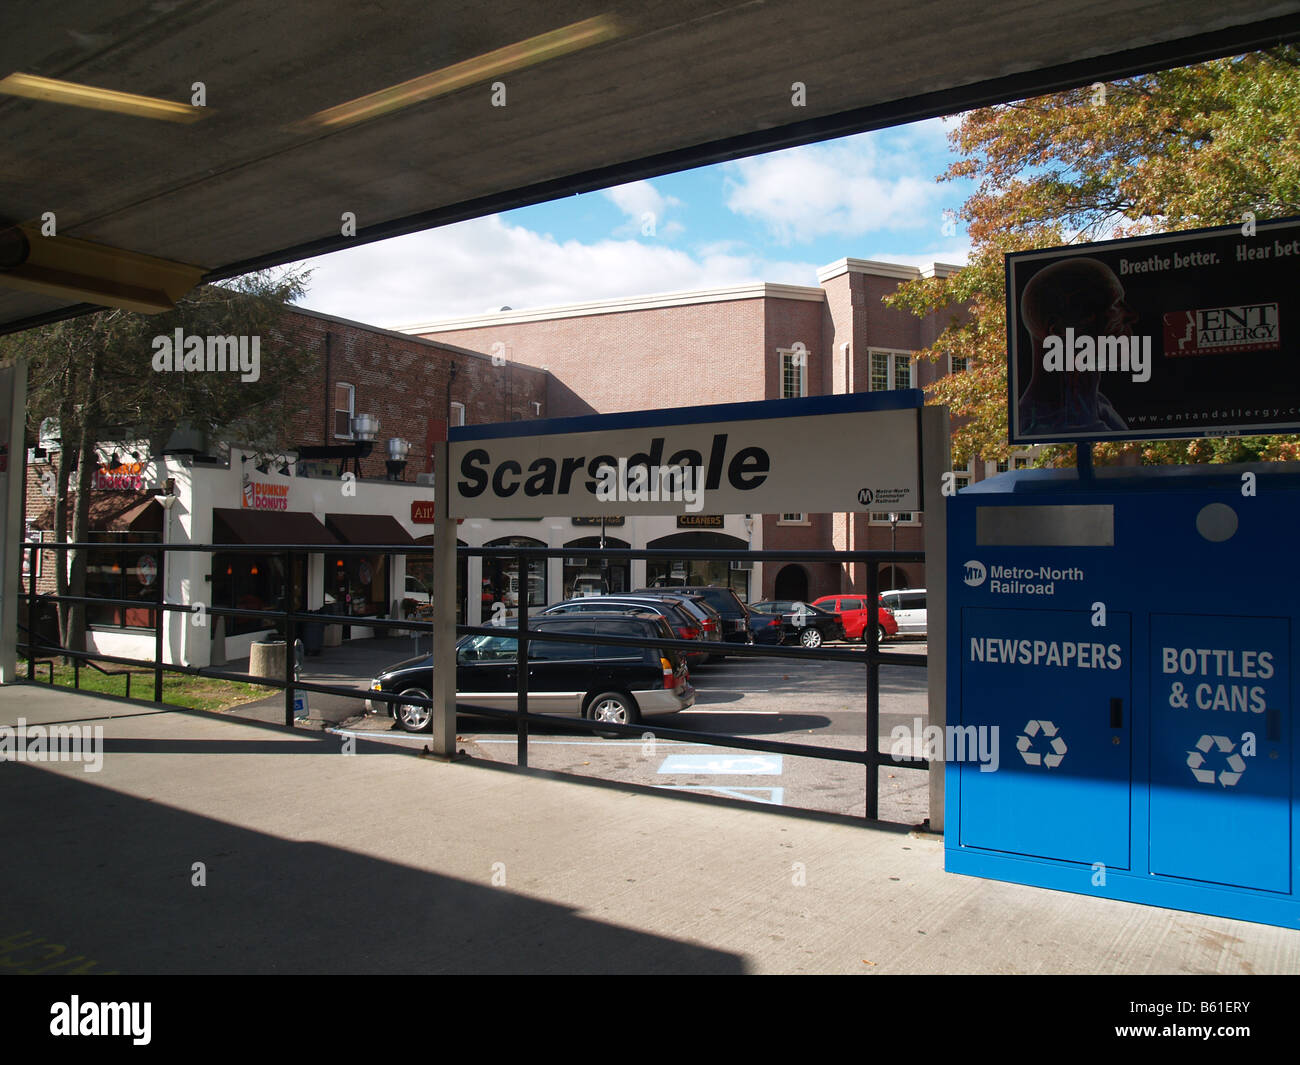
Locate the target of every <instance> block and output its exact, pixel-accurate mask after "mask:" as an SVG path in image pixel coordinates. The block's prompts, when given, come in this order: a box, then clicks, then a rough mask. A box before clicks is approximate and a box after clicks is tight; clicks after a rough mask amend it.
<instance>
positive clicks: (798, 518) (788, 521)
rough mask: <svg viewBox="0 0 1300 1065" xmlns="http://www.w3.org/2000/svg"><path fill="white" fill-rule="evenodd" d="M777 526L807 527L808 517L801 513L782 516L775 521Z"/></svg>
mask: <svg viewBox="0 0 1300 1065" xmlns="http://www.w3.org/2000/svg"><path fill="white" fill-rule="evenodd" d="M777 524H778V525H808V524H809V521H808V515H807V514H803V513H795V514H782V515H781V517H780V519H779V520H778V521H777Z"/></svg>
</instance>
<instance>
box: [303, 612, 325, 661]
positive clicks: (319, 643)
mask: <svg viewBox="0 0 1300 1065" xmlns="http://www.w3.org/2000/svg"><path fill="white" fill-rule="evenodd" d="M307 613H309V614H311V615H312V616H313V617H320V616H322V615H323V614H324V613H325V611H324V610H309V611H307ZM301 631H302V645H303V648H304V649H305V650H306V652H307V654H309V655H318V654H320V652H321V648H322V647H324V646H325V622H323V621H305V622H303V624H302V630H301Z"/></svg>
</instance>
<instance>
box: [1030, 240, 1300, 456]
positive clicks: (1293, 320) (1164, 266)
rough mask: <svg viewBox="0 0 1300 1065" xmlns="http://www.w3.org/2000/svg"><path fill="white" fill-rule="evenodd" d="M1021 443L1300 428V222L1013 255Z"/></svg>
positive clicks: (1151, 437)
mask: <svg viewBox="0 0 1300 1065" xmlns="http://www.w3.org/2000/svg"><path fill="white" fill-rule="evenodd" d="M1006 272H1007V346H1008V352H1007V355H1008V367H1007V392H1008V395H1007V403H1008V409H1007V414H1008V417H1007V425H1008V433H1009V438H1010V441H1011V443H1013V444H1041V443H1050V442H1054V441H1093V440H1142V439H1154V438H1170V437H1193V436H1222V435H1236V434H1242V433H1274V432H1293V431H1297V430H1300V300H1297V296H1298V295H1300V219H1294V218H1293V219H1282V220H1278V221H1271V222H1260V223H1258V224H1255V223H1249V224H1246V225H1241V226H1236V225H1234V226H1221V227H1218V228H1215V229H1198V230H1191V231H1188V232H1185V233H1169V234H1162V235H1159V236H1152V237H1134V238H1130V239H1127V240H1112V241H1104V242H1101V243H1097V244H1077V245H1072V246H1070V247H1065V248H1049V249H1042V250H1037V251H1027V252H1013V253H1011V254H1009V255H1007V257H1006Z"/></svg>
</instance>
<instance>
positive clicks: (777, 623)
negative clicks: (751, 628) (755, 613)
mask: <svg viewBox="0 0 1300 1065" xmlns="http://www.w3.org/2000/svg"><path fill="white" fill-rule="evenodd" d="M780 624H781V619H780V618H773V619H772V620H771V621H769V622H768V623H767V627H768V628H769V629H770V628H771V627H772V626H773V625H780Z"/></svg>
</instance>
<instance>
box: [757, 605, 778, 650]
mask: <svg viewBox="0 0 1300 1065" xmlns="http://www.w3.org/2000/svg"><path fill="white" fill-rule="evenodd" d="M749 634H750V636H751V637H752V641H751V642H753V643H762V644H782V643H785V625H784V624H782V622H781V615H780V614H764V613H763V612H762V611H761V610H754V609H752V608H751V609H750V611H749Z"/></svg>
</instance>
